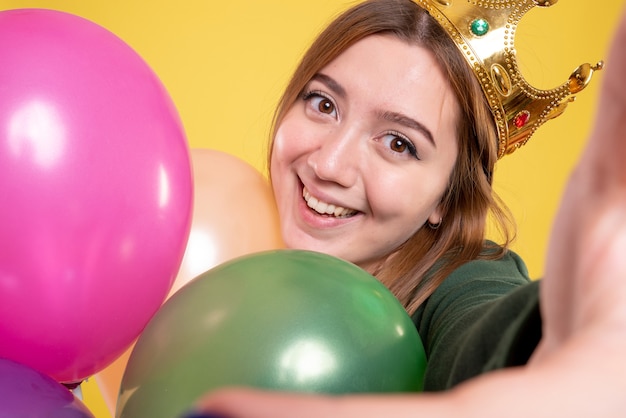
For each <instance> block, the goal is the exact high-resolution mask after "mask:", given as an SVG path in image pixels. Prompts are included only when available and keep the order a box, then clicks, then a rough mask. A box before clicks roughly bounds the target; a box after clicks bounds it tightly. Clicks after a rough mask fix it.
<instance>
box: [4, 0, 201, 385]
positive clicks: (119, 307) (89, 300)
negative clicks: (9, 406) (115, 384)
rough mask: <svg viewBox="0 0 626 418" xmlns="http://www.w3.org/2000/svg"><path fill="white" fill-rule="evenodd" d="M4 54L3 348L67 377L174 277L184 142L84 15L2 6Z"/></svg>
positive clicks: (93, 363) (183, 196) (121, 52)
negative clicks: (3, 7)
mask: <svg viewBox="0 0 626 418" xmlns="http://www.w3.org/2000/svg"><path fill="white" fill-rule="evenodd" d="M0 57H2V59H1V62H2V63H1V64H0V200H1V201H2V203H1V204H0V342H1V343H0V357H6V358H10V359H13V360H15V361H18V362H20V363H23V364H26V365H28V366H30V367H33V368H35V369H37V370H39V371H41V372H43V373H45V374H47V375H49V376H51V377H52V378H54V379H55V380H57V381H59V382H68V383H71V382H76V381H80V380H82V379H85V378H87V377H89V376H91V375H92V374H93V373H95V372H97V371H98V370H100V369H102V368H104V367H105V366H106V365H107V364H109V363H110V362H112V361H113V360H114V359H115V358H116V357H117V356H118V355H120V354H121V353H122V352H123V351H124V349H125V348H126V347H128V346H129V345H130V344H131V342H132V341H133V340H134V339H135V338H136V337H137V336H138V335H139V333H140V331H141V330H142V329H143V327H144V326H145V325H146V323H147V322H148V320H149V319H150V317H151V316H152V315H153V314H154V312H155V311H156V310H157V309H158V308H159V307H160V305H161V303H162V302H163V300H164V299H165V297H166V295H167V293H168V291H169V289H170V287H171V286H172V283H173V281H174V279H175V277H176V273H177V271H178V267H179V265H180V262H181V259H182V256H183V252H184V249H185V243H186V241H187V236H188V233H189V227H190V223H191V208H192V178H191V167H190V158H189V149H188V146H187V141H186V138H185V135H184V131H183V127H182V123H181V121H180V119H179V117H178V114H177V111H176V109H175V107H174V105H173V103H172V101H171V99H170V97H169V95H168V94H167V92H166V90H165V88H164V86H163V85H162V84H161V82H160V81H159V79H158V78H157V76H156V74H155V73H154V72H153V71H152V70H151V68H150V67H149V66H148V65H147V64H146V63H145V62H144V61H143V60H142V59H141V57H139V55H137V53H135V51H133V50H132V49H131V48H130V47H129V46H128V45H127V44H125V43H124V42H123V41H122V40H121V39H119V38H118V37H116V36H115V35H114V34H112V33H111V32H109V31H107V30H106V29H104V28H102V27H100V26H98V25H96V24H94V23H92V22H90V21H88V20H86V19H83V18H80V17H78V16H74V15H71V14H68V13H64V12H58V11H53V10H45V9H14V10H7V11H4V12H0Z"/></svg>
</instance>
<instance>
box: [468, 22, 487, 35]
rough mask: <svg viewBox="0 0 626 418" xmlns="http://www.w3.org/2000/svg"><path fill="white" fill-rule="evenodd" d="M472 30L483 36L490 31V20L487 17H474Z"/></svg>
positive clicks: (475, 33)
mask: <svg viewBox="0 0 626 418" xmlns="http://www.w3.org/2000/svg"><path fill="white" fill-rule="evenodd" d="M470 30H471V31H472V33H473V34H474V35H476V36H483V35H484V34H486V33H487V32H489V22H487V21H486V20H485V19H474V20H473V21H472V24H471V25H470Z"/></svg>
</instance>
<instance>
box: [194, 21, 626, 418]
mask: <svg viewBox="0 0 626 418" xmlns="http://www.w3.org/2000/svg"><path fill="white" fill-rule="evenodd" d="M623 45H626V14H625V15H624V16H623V18H622V22H621V25H620V27H619V29H618V32H617V33H616V37H615V39H614V42H613V49H612V51H611V53H610V55H609V58H608V60H607V66H606V70H605V74H604V75H603V76H604V84H603V89H602V92H601V101H600V107H599V109H598V116H597V121H596V124H595V128H594V130H593V133H592V135H591V138H590V140H589V143H588V145H587V147H586V150H585V152H584V154H583V157H582V159H581V161H580V162H579V164H578V166H577V168H576V170H575V171H574V173H573V174H572V176H571V179H570V181H569V184H568V187H567V188H566V191H565V194H564V198H563V200H562V205H561V208H560V210H559V213H558V216H557V220H556V223H555V226H554V229H553V234H552V238H551V242H550V246H549V251H548V264H547V266H546V277H545V279H544V280H543V282H542V285H541V286H542V287H541V308H542V317H543V321H544V330H543V332H544V337H543V339H542V341H541V344H540V346H539V347H538V349H537V350H536V352H535V354H534V355H533V358H532V359H531V361H530V363H529V364H528V365H527V366H525V367H522V368H516V369H507V370H501V371H498V372H494V373H490V374H487V375H483V376H480V377H478V378H476V379H473V380H471V381H469V382H467V383H465V384H462V385H460V386H458V387H457V388H455V389H454V390H451V391H449V392H446V393H442V394H420V395H402V396H345V397H322V396H313V395H289V394H283V393H267V392H261V391H253V390H245V389H242V390H237V389H232V390H225V391H220V392H217V393H214V394H211V395H209V396H208V397H206V398H204V399H202V400H201V401H200V402H199V404H198V406H199V408H200V410H206V411H211V412H213V413H219V414H224V415H225V416H228V417H232V418H270V417H271V418H280V417H285V418H286V417H294V416H297V417H300V418H307V417H311V418H320V417H359V418H364V417H376V418H379V417H383V416H384V417H396V418H400V417H415V416H421V417H446V418H448V417H449V418H458V417H481V418H489V417H493V418H496V417H497V418H500V417H503V416H506V417H524V418H527V417H529V416H533V417H568V418H572V417H581V418H583V417H584V418H587V417H590V416H602V417H622V416H626V398H625V397H624V394H623V392H624V389H626V361H624V353H626V83H625V82H624V81H623V77H622V75H623V74H626V48H623Z"/></svg>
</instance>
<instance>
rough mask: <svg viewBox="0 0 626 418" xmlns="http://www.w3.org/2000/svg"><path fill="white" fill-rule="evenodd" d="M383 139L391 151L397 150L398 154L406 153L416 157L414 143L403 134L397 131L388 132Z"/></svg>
mask: <svg viewBox="0 0 626 418" xmlns="http://www.w3.org/2000/svg"><path fill="white" fill-rule="evenodd" d="M383 140H384V142H385V143H386V145H387V146H388V147H389V149H390V150H391V151H393V152H397V153H398V154H406V153H408V154H409V155H411V156H413V157H415V158H418V157H417V150H416V149H415V145H413V143H412V142H411V141H409V140H408V139H407V138H405V137H404V136H402V135H400V134H398V133H390V134H387V135H385V136H384V137H383ZM418 159H419V158H418Z"/></svg>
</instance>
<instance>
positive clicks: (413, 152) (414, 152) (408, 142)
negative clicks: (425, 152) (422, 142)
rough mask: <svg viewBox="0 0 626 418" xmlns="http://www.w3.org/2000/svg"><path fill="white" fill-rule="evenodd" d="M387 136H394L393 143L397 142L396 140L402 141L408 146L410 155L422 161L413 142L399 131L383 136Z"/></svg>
mask: <svg viewBox="0 0 626 418" xmlns="http://www.w3.org/2000/svg"><path fill="white" fill-rule="evenodd" d="M387 135H392V136H393V137H394V139H392V141H394V140H396V138H397V139H400V140H402V142H403V143H404V144H405V145H406V147H407V149H408V151H409V154H411V156H412V157H414V158H416V159H418V160H420V157H419V156H418V155H417V149H416V148H415V145H413V142H411V140H410V139H409V138H407V137H406V136H404V135H403V134H401V133H400V132H398V131H389V132H387V133H386V134H385V135H384V136H383V138H384V137H385V136H387ZM394 152H395V151H394Z"/></svg>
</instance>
